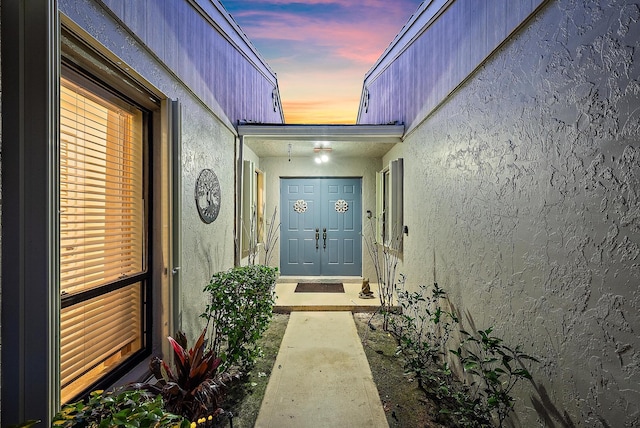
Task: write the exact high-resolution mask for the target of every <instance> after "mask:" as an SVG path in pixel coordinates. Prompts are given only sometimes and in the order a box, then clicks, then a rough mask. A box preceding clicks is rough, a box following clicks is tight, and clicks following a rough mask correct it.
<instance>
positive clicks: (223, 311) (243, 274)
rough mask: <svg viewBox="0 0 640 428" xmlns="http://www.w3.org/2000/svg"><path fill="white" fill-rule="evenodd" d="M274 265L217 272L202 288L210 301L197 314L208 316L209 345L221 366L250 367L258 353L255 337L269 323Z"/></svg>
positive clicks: (226, 367)
mask: <svg viewBox="0 0 640 428" xmlns="http://www.w3.org/2000/svg"><path fill="white" fill-rule="evenodd" d="M276 274H277V269H276V268H273V267H268V266H263V265H249V266H241V267H235V268H233V269H230V270H228V271H226V272H218V273H216V274H215V275H213V277H212V278H211V282H210V283H209V284H208V285H207V286H206V287H205V288H204V291H205V293H207V294H208V296H209V303H208V304H207V306H206V309H205V311H204V313H203V314H201V315H200V316H201V317H202V318H204V319H206V320H207V328H208V329H209V343H208V347H209V349H211V350H212V351H213V352H214V353H215V354H216V355H219V356H220V358H221V360H222V369H223V371H226V370H227V369H229V368H230V367H232V366H238V367H240V368H241V369H243V370H244V369H246V368H249V367H251V365H252V364H253V362H254V361H255V359H256V358H257V356H258V355H259V353H260V348H259V346H257V341H258V339H259V338H260V336H261V335H262V333H263V332H264V331H265V330H266V328H267V327H268V326H269V321H270V320H271V315H272V309H273V304H274V301H275V291H274V286H275V283H276Z"/></svg>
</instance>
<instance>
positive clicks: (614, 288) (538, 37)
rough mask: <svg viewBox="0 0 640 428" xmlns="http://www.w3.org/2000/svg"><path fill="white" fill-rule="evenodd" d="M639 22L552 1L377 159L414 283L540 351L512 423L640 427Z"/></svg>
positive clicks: (629, 15)
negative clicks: (394, 176)
mask: <svg viewBox="0 0 640 428" xmlns="http://www.w3.org/2000/svg"><path fill="white" fill-rule="evenodd" d="M639 20H640V2H637V1H633V2H629V1H622V0H620V1H607V2H604V1H603V2H598V1H572V0H560V1H553V2H550V4H549V5H548V6H547V7H545V8H544V9H543V10H542V11H541V12H540V13H539V14H538V16H537V17H536V18H534V19H533V20H532V21H531V22H530V23H529V24H527V25H526V27H525V28H524V29H522V30H521V31H520V32H519V33H518V34H517V36H516V37H515V38H514V39H513V40H511V41H509V42H508V43H507V44H506V45H505V46H504V47H503V48H502V50H500V51H499V52H497V53H496V54H495V55H494V56H493V57H492V58H491V59H490V60H489V61H488V63H486V65H485V66H483V67H482V68H481V69H480V70H478V71H477V73H476V74H475V75H474V76H473V77H472V79H471V80H470V81H468V82H467V83H466V84H465V85H464V86H463V87H462V88H460V89H459V90H458V91H457V92H456V93H454V94H453V95H452V96H451V97H450V99H449V100H447V101H446V102H445V103H444V105H442V106H441V107H440V108H439V109H438V110H437V111H435V112H434V113H433V114H432V115H431V116H430V117H429V118H428V119H427V120H426V121H425V122H424V123H423V124H422V125H421V126H420V127H419V128H417V129H416V131H415V132H413V133H412V134H410V135H409V136H408V138H407V139H406V141H405V144H403V145H399V146H397V147H396V149H394V150H393V151H392V152H391V153H389V154H388V156H387V157H386V159H385V161H387V160H389V159H391V158H395V157H403V158H404V162H405V164H404V167H405V177H410V179H411V183H412V184H411V185H410V186H405V200H404V201H405V202H404V204H405V223H406V224H407V225H408V226H409V230H410V233H409V235H408V237H406V238H405V251H404V255H405V261H404V264H403V266H402V269H401V271H402V272H404V273H406V274H407V276H408V283H409V284H410V285H412V286H415V285H417V284H418V283H426V284H429V283H431V282H433V281H434V280H435V281H437V282H438V283H439V284H440V285H441V286H442V287H443V288H444V289H445V290H447V291H448V292H449V293H450V296H451V298H452V300H453V302H454V303H455V304H456V305H457V307H458V309H459V310H460V312H461V313H462V314H464V315H465V317H464V318H465V319H466V320H469V319H472V320H473V322H475V324H476V326H477V327H478V328H481V327H488V326H491V325H493V326H495V331H496V334H497V335H499V336H502V337H504V338H505V340H506V341H507V343H510V344H512V345H515V344H518V343H520V344H522V345H523V346H524V349H525V351H526V352H529V353H531V354H533V355H535V356H537V357H538V358H539V359H540V361H541V363H540V364H539V365H535V366H534V367H533V377H534V383H533V384H532V385H531V384H528V385H523V387H522V388H521V389H520V390H519V392H518V394H519V400H518V404H517V409H518V412H519V415H520V421H519V422H517V425H519V426H526V427H531V426H543V425H544V426H573V424H575V425H577V426H588V427H598V426H603V427H623V426H627V427H630V426H639V425H640V287H639V284H640V257H639V256H640V194H639V193H638V192H639V189H640V79H639V76H640V49H639V48H640V24H639ZM434 276H435V277H434ZM467 325H468V323H467Z"/></svg>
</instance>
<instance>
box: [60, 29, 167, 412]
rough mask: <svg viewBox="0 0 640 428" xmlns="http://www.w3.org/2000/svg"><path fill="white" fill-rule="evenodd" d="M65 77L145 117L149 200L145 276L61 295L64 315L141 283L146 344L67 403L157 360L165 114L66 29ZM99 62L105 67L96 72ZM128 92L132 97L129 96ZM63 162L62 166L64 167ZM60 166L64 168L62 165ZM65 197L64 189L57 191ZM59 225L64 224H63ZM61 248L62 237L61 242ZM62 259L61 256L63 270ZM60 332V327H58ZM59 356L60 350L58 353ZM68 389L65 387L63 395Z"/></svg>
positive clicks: (142, 335)
mask: <svg viewBox="0 0 640 428" xmlns="http://www.w3.org/2000/svg"><path fill="white" fill-rule="evenodd" d="M61 39H62V40H61V66H60V69H61V76H63V77H65V78H67V79H70V80H72V81H73V82H75V83H76V84H77V83H78V82H80V85H81V86H82V87H84V88H86V89H87V90H90V91H100V92H102V93H105V94H110V95H111V96H113V97H116V98H117V99H119V100H122V101H123V102H125V103H127V104H130V105H132V106H134V107H136V108H137V109H139V110H140V111H141V112H142V132H143V136H142V138H143V159H142V162H143V166H142V168H143V194H144V198H145V204H144V219H143V222H144V228H145V231H144V238H143V247H144V248H143V253H144V257H143V269H142V272H140V273H138V274H136V275H132V276H128V277H125V278H122V279H120V280H116V281H112V282H110V283H108V284H105V285H103V286H101V287H95V288H92V289H88V290H84V291H80V292H77V293H71V294H68V295H63V294H62V293H61V295H60V311H62V309H64V308H68V307H70V306H71V305H74V304H78V303H80V302H83V301H87V300H89V299H92V298H96V297H99V296H101V295H105V294H106V293H109V292H113V291H116V290H118V289H123V288H125V287H128V286H131V285H132V284H135V283H137V282H140V287H141V290H140V291H141V305H142V307H141V308H140V311H141V312H140V316H141V319H140V322H141V331H140V340H141V349H139V350H138V351H135V352H134V353H132V355H130V356H129V357H127V358H126V359H125V360H124V361H123V362H122V363H120V364H118V365H117V366H115V367H114V368H113V369H111V370H110V371H108V372H106V373H104V374H103V375H102V376H100V377H99V378H98V379H96V380H95V381H94V382H91V383H90V384H87V387H86V388H85V389H84V390H83V391H82V392H81V393H78V394H76V395H75V396H73V397H71V398H70V399H69V400H67V402H70V401H73V400H76V399H79V398H82V397H84V396H86V395H87V394H88V393H89V392H90V391H91V390H94V389H105V388H107V387H109V386H111V385H113V384H114V383H115V382H116V381H117V380H118V379H120V378H121V377H122V376H123V375H125V374H126V373H127V372H129V371H130V370H131V369H132V368H133V367H135V366H136V365H138V364H140V363H141V362H143V361H144V360H145V359H146V358H148V357H149V356H150V355H151V351H152V346H153V332H154V328H153V318H154V317H153V313H154V306H153V290H154V288H155V286H154V272H153V259H154V254H153V253H154V252H153V249H154V245H153V220H154V219H153V215H152V212H153V209H152V207H154V198H153V182H154V177H153V173H152V171H153V158H154V156H153V155H152V152H153V150H154V149H153V144H154V138H153V135H154V132H153V130H154V128H155V127H156V126H157V125H156V124H155V121H156V120H157V118H156V114H155V112H156V111H158V110H159V108H160V105H159V103H158V102H157V101H156V100H155V97H154V96H153V94H151V93H149V92H148V91H147V90H146V89H145V88H142V87H140V86H138V85H135V84H134V83H132V82H131V79H128V80H127V81H126V83H122V82H123V81H124V80H125V79H123V77H125V76H124V75H123V73H122V72H121V71H119V69H118V68H117V67H116V66H115V65H114V64H112V63H110V62H109V61H107V60H106V59H105V58H104V57H102V56H101V55H100V54H99V53H97V52H96V51H95V50H94V49H93V48H91V47H90V46H89V45H88V44H86V43H84V42H83V41H82V40H81V39H80V38H78V37H76V36H75V35H74V34H73V33H72V32H71V30H70V29H67V28H65V27H64V26H63V28H62V31H61ZM97 61H99V64H100V66H96V62H97ZM123 90H125V91H126V94H125V93H124V92H123ZM58 162H59V161H58ZM58 164H59V163H58ZM57 195H58V197H59V195H60V189H58V190H57ZM58 221H59V220H58ZM58 245H59V237H58ZM59 263H60V258H59V256H58V269H59ZM58 328H60V326H58ZM58 352H60V348H59V347H58ZM61 387H62V385H59V389H61Z"/></svg>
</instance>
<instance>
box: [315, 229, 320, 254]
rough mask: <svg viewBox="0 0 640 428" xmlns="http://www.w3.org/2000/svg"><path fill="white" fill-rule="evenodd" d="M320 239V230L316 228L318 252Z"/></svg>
mask: <svg viewBox="0 0 640 428" xmlns="http://www.w3.org/2000/svg"><path fill="white" fill-rule="evenodd" d="M319 239H320V229H318V228H317V227H316V250H317V249H318V240H319Z"/></svg>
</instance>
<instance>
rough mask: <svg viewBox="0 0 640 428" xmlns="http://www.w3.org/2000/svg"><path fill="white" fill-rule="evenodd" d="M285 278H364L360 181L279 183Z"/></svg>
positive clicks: (282, 263) (319, 179) (313, 180)
mask: <svg viewBox="0 0 640 428" xmlns="http://www.w3.org/2000/svg"><path fill="white" fill-rule="evenodd" d="M280 206H281V207H282V210H281V217H280V220H281V226H280V239H281V240H280V270H281V272H282V275H304V276H360V275H362V236H361V232H362V180H361V179H360V178H281V179H280Z"/></svg>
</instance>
